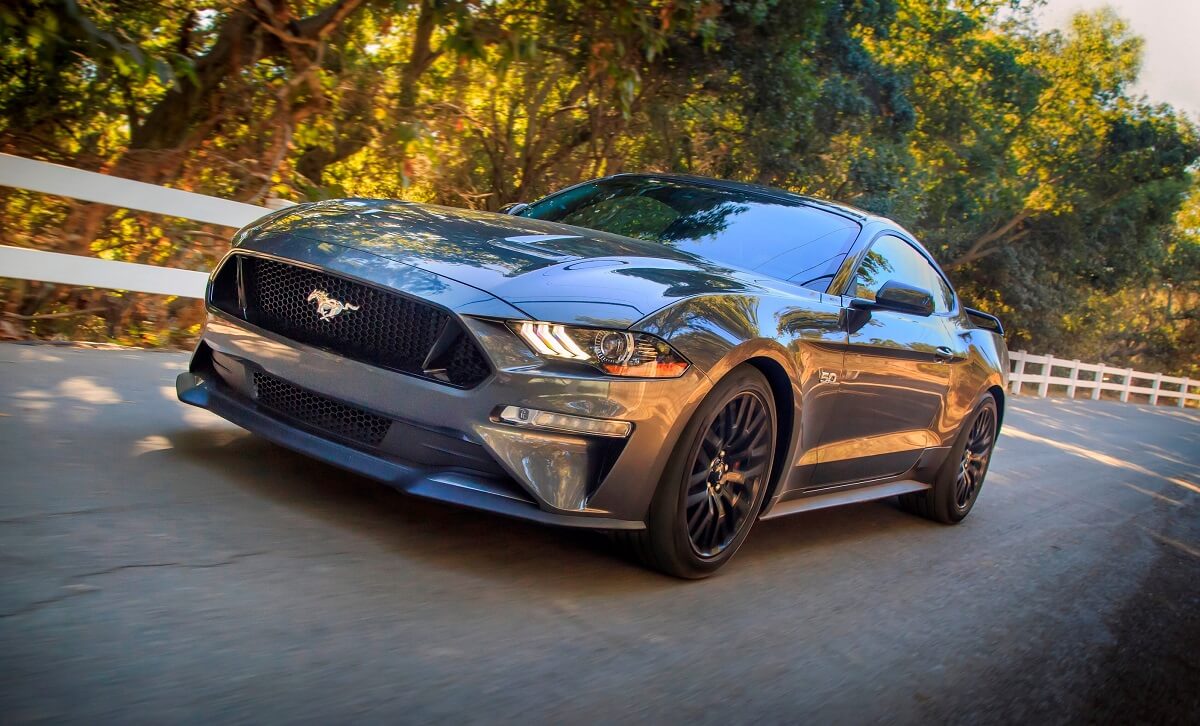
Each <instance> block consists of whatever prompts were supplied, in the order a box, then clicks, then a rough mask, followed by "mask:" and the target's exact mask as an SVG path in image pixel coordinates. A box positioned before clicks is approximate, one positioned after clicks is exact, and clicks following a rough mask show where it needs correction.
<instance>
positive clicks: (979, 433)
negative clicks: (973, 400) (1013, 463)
mask: <svg viewBox="0 0 1200 726" xmlns="http://www.w3.org/2000/svg"><path fill="white" fill-rule="evenodd" d="M995 441H996V416H995V414H994V413H993V412H992V410H991V409H989V408H984V409H982V410H980V411H979V413H978V414H977V415H976V416H975V423H974V424H972V425H971V432H970V433H969V434H967V442H966V446H964V447H963V451H962V457H961V458H960V461H959V464H958V476H957V477H956V478H955V480H954V506H955V507H957V508H959V509H966V508H967V507H968V506H969V505H970V504H972V503H973V501H974V499H975V494H976V492H977V491H978V490H979V485H980V484H982V483H983V475H984V473H985V472H986V471H987V464H988V458H989V457H990V456H991V455H992V444H994V443H995Z"/></svg>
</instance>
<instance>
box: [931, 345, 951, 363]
mask: <svg viewBox="0 0 1200 726" xmlns="http://www.w3.org/2000/svg"><path fill="white" fill-rule="evenodd" d="M933 357H934V358H935V359H936V360H937V362H938V363H948V362H949V361H952V360H954V351H952V350H950V349H949V348H947V347H946V346H944V345H939V346H938V347H937V350H936V351H934V353H933Z"/></svg>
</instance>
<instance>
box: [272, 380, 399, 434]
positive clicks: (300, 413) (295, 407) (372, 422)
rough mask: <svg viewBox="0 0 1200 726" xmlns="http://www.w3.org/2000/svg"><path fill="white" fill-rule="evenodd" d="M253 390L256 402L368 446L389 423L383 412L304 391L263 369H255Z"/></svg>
mask: <svg viewBox="0 0 1200 726" xmlns="http://www.w3.org/2000/svg"><path fill="white" fill-rule="evenodd" d="M254 391H255V395H256V396H257V398H258V403H259V405H262V406H266V407H267V408H269V409H272V410H274V411H275V412H277V413H280V414H283V415H284V416H287V417H289V418H293V419H296V420H297V421H300V422H303V423H306V424H308V425H310V426H312V427H314V428H317V429H320V430H322V431H327V432H329V433H332V434H337V435H338V436H341V437H342V438H345V439H350V440H351V441H357V442H358V443H360V444H366V445H367V446H372V447H374V446H379V444H380V443H382V442H383V437H384V436H387V432H388V428H390V427H391V425H392V422H391V421H390V420H389V419H386V418H384V417H382V416H376V415H375V414H373V413H369V412H367V411H363V410H362V409H360V408H355V407H353V406H347V405H346V404H344V403H338V402H337V401H334V400H333V399H331V398H326V397H324V396H321V395H318V394H316V393H312V392H311V391H306V390H304V389H303V388H299V387H297V386H293V385H292V384H290V383H288V382H287V381H283V380H280V379H279V378H276V377H275V376H272V375H269V374H267V373H263V372H262V371H255V372H254Z"/></svg>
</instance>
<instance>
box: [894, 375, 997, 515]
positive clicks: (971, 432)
mask: <svg viewBox="0 0 1200 726" xmlns="http://www.w3.org/2000/svg"><path fill="white" fill-rule="evenodd" d="M998 428H999V427H998V416H997V415H996V399H994V398H992V397H991V396H990V395H989V396H987V397H986V398H984V399H983V400H982V401H980V402H979V404H978V405H977V406H976V407H975V410H974V411H973V412H972V413H971V415H970V416H968V417H967V418H966V419H965V421H964V423H963V428H962V430H961V431H960V432H959V434H958V438H957V439H956V440H955V442H954V446H952V447H951V448H950V453H949V454H947V455H946V460H945V461H944V462H943V463H942V466H941V468H940V469H938V472H937V475H936V477H935V478H934V484H933V488H932V489H930V490H928V491H924V492H917V493H915V494H905V495H903V496H901V497H900V504H901V506H903V507H904V508H905V509H907V510H909V511H911V512H913V513H914V514H919V515H921V516H922V517H927V518H929V519H932V520H934V521H935V522H942V523H945V524H957V523H959V522H961V521H962V520H963V519H964V518H965V517H966V516H967V514H968V513H970V511H971V507H973V506H975V500H976V499H978V497H979V490H980V489H981V488H982V487H983V479H984V477H985V476H987V469H988V463H989V462H990V461H991V458H992V449H993V448H994V447H995V446H996V433H997V431H998Z"/></svg>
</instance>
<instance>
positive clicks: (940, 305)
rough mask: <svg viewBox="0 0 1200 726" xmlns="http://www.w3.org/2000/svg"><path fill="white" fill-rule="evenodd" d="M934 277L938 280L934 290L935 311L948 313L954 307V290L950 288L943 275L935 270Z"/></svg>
mask: <svg viewBox="0 0 1200 726" xmlns="http://www.w3.org/2000/svg"><path fill="white" fill-rule="evenodd" d="M933 277H934V279H935V280H936V281H937V288H935V289H934V291H933V311H934V312H935V313H948V312H950V311H951V310H953V309H954V291H953V290H951V289H950V286H949V285H947V284H946V281H945V280H944V279H942V276H941V275H939V274H937V273H936V272H934V273H933Z"/></svg>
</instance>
